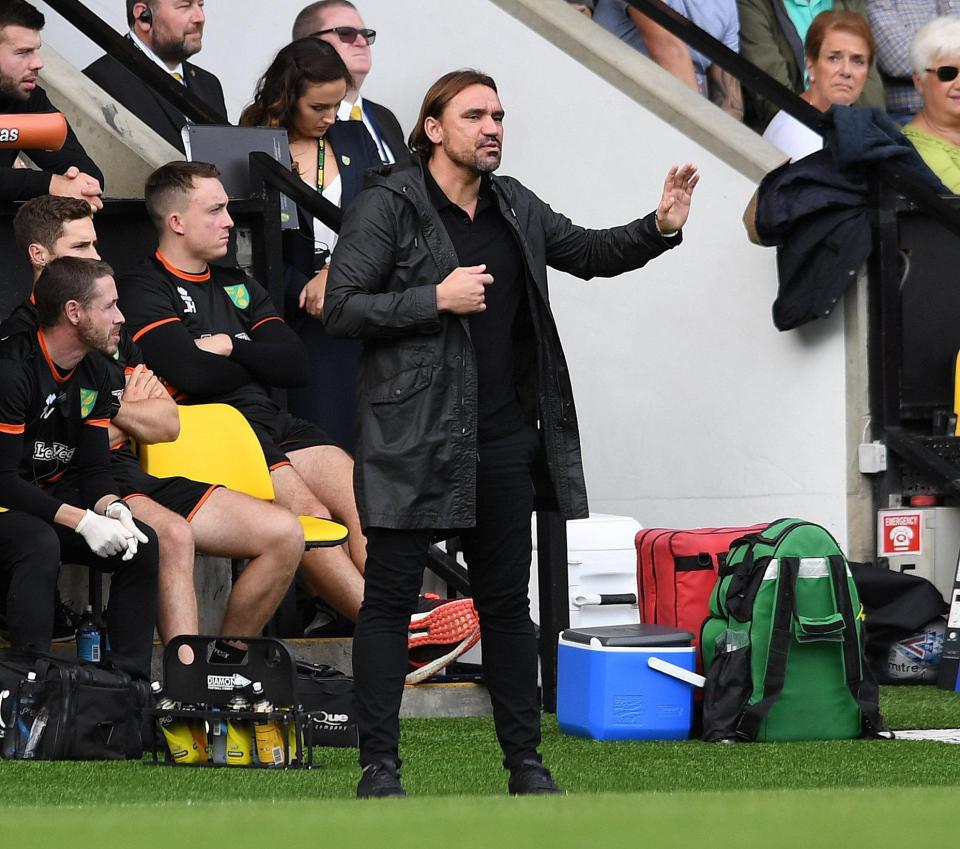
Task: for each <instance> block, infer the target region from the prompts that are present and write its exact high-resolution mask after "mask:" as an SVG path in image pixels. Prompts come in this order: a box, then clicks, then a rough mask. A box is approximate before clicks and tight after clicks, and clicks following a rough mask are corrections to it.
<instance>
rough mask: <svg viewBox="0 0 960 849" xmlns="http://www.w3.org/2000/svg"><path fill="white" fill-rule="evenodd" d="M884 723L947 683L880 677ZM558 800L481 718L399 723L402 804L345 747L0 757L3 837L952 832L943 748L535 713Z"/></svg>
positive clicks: (558, 837) (395, 844)
mask: <svg viewBox="0 0 960 849" xmlns="http://www.w3.org/2000/svg"><path fill="white" fill-rule="evenodd" d="M882 705H883V709H884V713H885V715H886V717H887V720H888V723H889V724H890V725H891V726H892V727H901V728H903V727H960V694H956V693H949V692H944V691H941V690H937V689H936V688H934V687H899V688H893V687H891V688H885V689H884V692H883V702H882ZM543 753H544V756H545V759H546V762H547V763H548V765H549V766H550V768H551V769H552V770H553V772H554V774H555V775H556V777H557V779H558V780H559V781H560V783H561V784H562V785H563V786H564V787H565V788H566V789H567V790H568V791H569V795H568V796H566V797H562V798H544V799H510V798H508V797H507V796H506V794H505V787H506V775H505V773H504V772H503V770H502V769H501V767H500V763H499V755H498V749H497V746H496V742H495V740H494V736H493V727H492V722H491V721H490V719H489V718H469V719H451V720H438V719H435V720H427V719H416V720H414V719H412V720H406V721H404V723H403V755H404V757H405V764H404V768H403V778H404V784H405V786H406V787H407V789H408V792H409V793H410V798H408V799H406V800H383V801H363V802H358V801H357V800H355V799H353V798H352V796H353V792H354V788H355V784H356V779H357V772H358V769H357V766H356V752H355V750H337V749H325V750H319V749H318V750H317V754H318V756H319V758H320V760H321V762H322V766H321V767H319V768H317V769H314V770H310V771H306V770H305V771H295V770H290V771H287V772H266V771H264V770H230V769H205V770H198V769H191V768H187V767H174V768H169V767H152V766H145V765H143V764H140V763H82V764H77V763H16V762H5V763H0V806H2V809H3V810H2V811H0V817H2V818H0V835H2V838H3V844H4V846H6V847H18V848H19V847H24V848H25V849H45V847H58V849H60V847H65V846H84V845H87V844H89V845H94V846H96V847H97V849H100V848H101V847H104V849H106V847H114V846H117V847H130V849H134V847H136V849H140V847H143V849H153V847H164V849H181V847H183V848H184V849H186V848H187V847H194V846H196V847H204V849H219V847H230V849H246V847H273V846H280V847H294V846H310V847H314V846H316V847H324V849H326V847H330V849H352V847H365V849H366V847H370V849H374V847H381V846H383V847H389V849H404V848H405V847H411V849H413V847H416V849H429V847H433V846H437V847H440V846H443V847H457V849H469V847H492V849H500V847H512V846H518V847H531V849H533V847H541V846H542V847H550V849H565V847H584V849H587V847H590V849H593V847H597V849H608V847H609V849H616V847H621V846H622V847H630V849H638V847H647V846H649V847H655V848H656V849H672V847H684V849H688V847H697V846H700V845H703V846H710V847H720V846H724V847H725V846H731V847H733V846H735V847H738V849H750V847H754V846H756V847H760V846H763V847H793V846H797V847H799V846H804V847H807V846H810V845H815V844H816V842H819V841H826V840H829V841H830V843H838V842H841V841H842V842H843V843H847V842H855V843H856V844H857V845H859V846H864V847H870V849H873V847H878V848H879V847H891V849H894V847H895V848H896V849H912V847H915V846H916V847H921V846H924V847H925V846H926V845H928V844H930V845H934V846H936V845H938V844H939V845H946V843H947V841H948V840H952V841H955V838H954V834H955V832H956V822H955V821H954V819H953V817H954V816H956V815H955V813H954V811H956V810H960V805H958V804H957V802H956V799H957V789H958V787H960V746H954V745H949V744H943V743H929V742H912V741H899V742H898V741H893V742H885V741H861V740H850V741H841V742H829V743H828V742H820V743H780V744H756V745H737V746H720V745H709V744H704V743H700V742H697V741H689V742H682V743H667V742H660V743H610V742H605V743H598V742H595V741H591V740H585V739H581V738H576V737H569V736H567V735H564V734H561V733H560V731H559V730H558V728H557V726H556V722H555V720H554V718H553V717H549V716H548V717H545V719H544V743H543Z"/></svg>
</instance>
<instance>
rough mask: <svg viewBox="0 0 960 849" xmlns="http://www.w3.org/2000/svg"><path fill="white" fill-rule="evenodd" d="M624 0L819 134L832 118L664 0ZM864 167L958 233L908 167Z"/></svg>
mask: <svg viewBox="0 0 960 849" xmlns="http://www.w3.org/2000/svg"><path fill="white" fill-rule="evenodd" d="M626 2H627V4H628V5H630V6H632V7H633V8H634V9H636V10H637V11H638V12H641V13H643V14H644V15H646V16H647V17H649V18H650V19H651V20H652V21H653V22H654V23H656V24H659V25H660V26H662V27H663V28H664V29H666V30H668V31H669V32H671V33H672V34H673V35H675V36H677V38H680V39H681V40H683V41H684V42H685V43H686V44H688V45H690V46H691V47H693V48H695V49H696V50H697V51H698V52H700V53H702V54H703V55H704V56H706V57H707V58H708V59H710V61H711V62H716V64H717V65H719V66H720V67H721V68H723V70H725V71H726V72H727V73H729V74H731V75H732V76H734V77H736V78H737V79H738V80H739V81H740V83H741V84H742V85H745V86H746V87H747V88H749V89H750V90H751V91H753V92H754V93H755V94H759V95H760V96H761V97H765V98H766V99H767V100H769V101H771V102H772V103H773V104H774V105H775V106H777V107H779V108H780V109H782V110H783V111H784V112H786V113H787V114H788V115H790V116H791V117H792V118H795V119H796V120H797V121H799V122H800V123H801V124H803V125H804V126H806V127H809V128H810V129H811V130H813V131H814V132H817V133H820V132H822V131H823V130H824V129H825V128H826V127H829V126H830V119H829V118H828V117H827V116H826V115H825V114H824V113H822V112H820V111H819V110H818V109H816V108H814V107H813V106H811V105H810V104H809V103H807V102H806V101H805V100H804V99H803V98H802V97H800V95H798V94H796V93H795V92H793V91H791V90H790V89H788V88H787V87H786V86H785V85H783V84H782V83H780V82H779V81H777V80H775V79H774V78H773V77H771V76H770V75H769V74H768V73H766V72H765V71H763V70H761V69H760V68H758V67H757V66H756V65H754V64H753V63H752V62H750V61H748V60H747V59H744V58H743V56H741V55H740V54H739V53H737V52H735V51H733V50H731V49H730V48H729V47H727V46H726V45H725V44H724V43H723V42H721V41H718V40H717V39H716V38H714V37H713V36H712V35H710V33H708V32H706V31H705V30H703V29H701V28H700V27H698V26H697V25H696V24H694V23H693V22H692V21H689V20H687V18H685V17H684V16H683V15H681V14H680V13H679V12H677V11H675V10H674V9H671V8H670V7H669V6H668V5H666V3H664V2H663V0H626ZM865 167H866V168H867V169H868V170H870V171H871V172H872V173H875V174H876V175H877V176H878V177H880V178H881V179H882V180H883V181H884V182H885V183H887V184H888V185H890V186H892V187H893V188H894V189H896V190H897V191H898V192H902V193H903V194H905V195H906V196H907V197H908V198H909V199H910V200H912V201H913V202H914V203H916V204H917V205H918V206H919V207H921V208H922V209H923V210H924V212H926V213H927V214H928V215H930V216H931V217H932V218H935V219H936V220H937V221H939V222H940V223H941V224H943V225H944V226H945V227H946V228H947V229H949V230H951V231H952V232H953V233H955V234H956V235H957V236H960V212H958V211H956V210H954V209H953V208H951V207H950V206H949V205H948V204H946V203H944V201H943V200H942V199H941V198H940V196H939V195H937V193H936V192H935V191H934V190H933V189H931V188H930V187H929V186H928V185H926V184H925V183H923V182H922V181H921V180H919V179H918V178H917V177H916V176H915V175H914V174H913V173H911V172H910V171H909V169H907V168H906V167H904V166H903V165H902V164H900V163H898V162H893V161H889V160H885V161H882V162H875V163H868V164H866V166H865Z"/></svg>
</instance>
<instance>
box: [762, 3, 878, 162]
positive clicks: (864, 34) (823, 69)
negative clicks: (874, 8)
mask: <svg viewBox="0 0 960 849" xmlns="http://www.w3.org/2000/svg"><path fill="white" fill-rule="evenodd" d="M804 53H805V54H806V64H807V88H806V90H805V91H804V92H803V94H801V95H800V96H801V97H802V98H803V99H804V100H806V101H807V103H809V104H810V105H811V106H815V107H816V108H817V109H819V110H820V111H821V112H826V111H827V110H828V109H829V108H830V107H831V106H849V105H850V104H852V103H855V102H856V101H857V99H858V98H859V97H860V93H861V92H862V91H863V86H864V84H865V83H866V81H867V74H868V73H869V71H870V65H871V64H872V63H873V57H874V43H873V36H872V35H871V34H870V26H869V24H868V23H867V21H866V19H865V18H864V17H863V16H862V15H858V14H856V13H855V12H821V13H820V14H819V15H817V16H816V17H815V18H814V19H813V23H811V24H810V28H809V29H808V30H807V37H806V41H805V43H804ZM763 137H764V138H765V139H766V140H767V141H769V142H770V143H771V144H772V145H774V146H776V147H778V148H780V150H782V151H783V152H784V153H786V154H788V155H789V156H790V158H791V159H793V160H797V159H802V158H803V157H804V156H809V155H810V154H811V153H814V152H815V151H818V150H820V149H821V148H822V147H823V138H822V136H820V134H819V133H815V132H814V131H813V130H811V129H810V128H809V127H807V126H806V125H804V124H801V123H800V122H799V121H797V120H796V119H795V118H793V117H792V116H790V115H788V114H787V113H786V112H783V111H781V112H778V113H777V114H776V115H775V116H774V117H773V120H772V121H771V122H770V124H769V125H768V126H767V129H766V131H765V132H764V134H763Z"/></svg>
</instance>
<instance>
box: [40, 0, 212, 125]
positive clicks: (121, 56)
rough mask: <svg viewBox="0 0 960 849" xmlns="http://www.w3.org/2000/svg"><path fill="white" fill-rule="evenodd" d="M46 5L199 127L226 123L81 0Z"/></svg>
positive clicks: (50, 1)
mask: <svg viewBox="0 0 960 849" xmlns="http://www.w3.org/2000/svg"><path fill="white" fill-rule="evenodd" d="M47 5H48V6H49V7H50V8H51V9H53V10H54V11H55V12H57V13H59V14H60V15H61V16H62V17H63V18H64V19H66V20H67V21H69V22H70V23H71V24H73V25H74V26H75V27H76V28H77V29H78V30H80V32H82V33H83V34H84V35H86V36H87V38H89V39H90V40H91V41H93V42H94V43H95V44H96V45H97V46H98V47H100V48H101V49H102V50H104V51H106V52H107V53H109V54H110V55H111V56H113V58H114V59H117V60H118V61H119V62H121V63H122V64H123V65H124V66H125V67H126V68H128V69H129V70H130V72H131V73H133V74H136V75H137V76H138V77H139V78H140V79H141V80H143V82H145V83H146V84H147V85H148V86H149V87H150V88H152V89H153V90H154V91H155V92H157V93H158V94H159V95H160V96H161V97H163V98H165V99H166V100H168V101H170V103H172V104H173V105H174V106H175V107H176V108H177V109H179V110H180V111H181V112H182V113H183V114H184V116H185V117H187V118H188V119H190V120H191V121H193V122H194V123H197V124H225V123H227V116H226V115H221V114H220V113H219V112H217V111H216V110H215V109H212V108H211V107H210V105H209V104H208V103H206V101H203V100H201V99H200V98H199V97H197V96H196V95H195V94H192V93H191V92H190V89H188V88H187V87H186V86H184V85H182V84H181V83H179V82H177V81H176V80H175V79H174V78H173V77H172V76H170V74H168V73H166V72H164V70H163V69H162V68H160V67H159V66H158V65H156V64H154V63H153V62H151V61H150V60H149V59H148V58H147V57H146V56H145V55H144V53H143V51H141V50H139V49H138V48H137V47H136V45H134V43H133V42H132V41H130V39H129V38H124V37H123V36H122V35H120V34H119V33H118V32H117V31H116V30H115V29H114V28H113V27H111V26H110V25H109V24H108V23H106V22H105V21H104V20H102V19H101V18H100V17H99V16H98V15H96V14H95V13H93V12H91V11H90V10H89V9H88V8H87V7H86V6H85V5H84V4H83V3H81V2H80V0H47Z"/></svg>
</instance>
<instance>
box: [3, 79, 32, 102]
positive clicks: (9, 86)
mask: <svg viewBox="0 0 960 849" xmlns="http://www.w3.org/2000/svg"><path fill="white" fill-rule="evenodd" d="M0 99H2V100H15V101H19V102H20V103H26V101H28V100H29V99H30V92H29V91H24V90H23V89H22V88H20V84H19V83H17V82H14V81H13V80H12V79H10V77H8V76H5V75H0Z"/></svg>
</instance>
